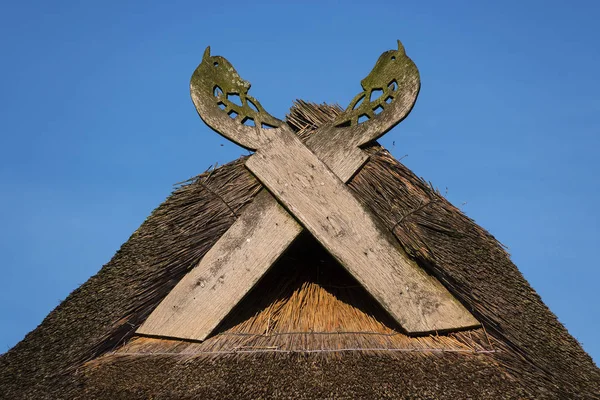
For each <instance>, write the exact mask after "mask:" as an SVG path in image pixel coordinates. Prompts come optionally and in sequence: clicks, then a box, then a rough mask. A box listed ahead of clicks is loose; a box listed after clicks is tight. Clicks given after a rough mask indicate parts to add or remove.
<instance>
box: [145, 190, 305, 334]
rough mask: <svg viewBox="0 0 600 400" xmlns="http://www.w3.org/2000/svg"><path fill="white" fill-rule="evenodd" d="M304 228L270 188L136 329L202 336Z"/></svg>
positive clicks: (214, 325)
mask: <svg viewBox="0 0 600 400" xmlns="http://www.w3.org/2000/svg"><path fill="white" fill-rule="evenodd" d="M301 231H302V227H301V226H300V225H299V224H298V223H297V222H296V221H295V220H294V219H293V218H292V217H290V216H289V214H288V213H287V212H286V211H285V210H284V209H283V208H282V207H281V206H280V205H279V203H277V201H276V200H275V199H274V198H273V197H272V196H271V194H270V193H269V192H267V191H266V190H263V191H261V192H260V193H259V194H258V195H257V196H256V198H255V199H254V201H253V202H252V203H251V204H250V205H248V207H247V208H246V209H245V210H244V212H243V214H242V216H241V217H240V218H238V219H237V220H236V221H235V222H234V224H233V225H232V226H231V227H230V228H229V230H227V232H225V234H224V235H223V236H222V237H221V238H220V239H219V240H218V241H217V243H216V244H215V245H214V246H213V247H212V248H211V249H210V250H209V251H208V253H206V255H205V256H204V257H203V258H202V260H201V261H200V263H199V264H198V266H197V267H195V268H194V269H192V270H191V271H190V272H189V273H188V274H187V275H185V276H184V277H183V279H182V280H181V281H180V282H179V283H178V284H177V285H176V286H175V288H174V289H173V290H172V291H171V292H170V293H169V294H168V295H167V297H166V298H165V299H164V300H163V301H162V302H161V303H160V304H159V305H158V307H157V308H156V309H155V310H154V311H153V312H152V313H151V314H150V316H149V317H148V319H146V321H145V322H144V323H143V324H142V325H141V326H140V327H139V328H138V330H137V333H139V334H145V335H152V336H167V337H174V338H180V339H192V340H204V339H206V337H207V336H208V335H209V334H210V333H211V332H212V331H213V330H214V329H215V328H216V327H217V325H218V324H219V323H220V322H221V321H222V320H223V318H225V316H226V315H227V314H228V313H229V312H230V311H231V309H232V308H233V307H234V306H235V305H236V304H237V303H238V302H239V301H240V300H241V299H242V298H243V297H244V296H245V295H246V293H248V292H249V291H250V290H251V289H252V287H254V285H255V284H256V283H257V282H258V280H259V279H260V278H261V277H262V276H263V275H264V273H265V272H266V271H267V270H268V269H269V268H270V267H271V265H273V264H274V263H275V261H277V259H278V258H279V257H280V256H281V254H283V252H284V251H285V249H287V248H288V246H289V245H290V244H291V242H292V241H293V240H294V239H295V238H296V237H297V236H298V234H299V233H300V232H301Z"/></svg>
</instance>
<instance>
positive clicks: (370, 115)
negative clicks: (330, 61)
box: [334, 40, 420, 144]
mask: <svg viewBox="0 0 600 400" xmlns="http://www.w3.org/2000/svg"><path fill="white" fill-rule="evenodd" d="M360 85H361V86H362V89H363V91H362V92H361V93H359V94H358V95H356V96H355V97H354V99H352V101H351V102H350V105H348V107H347V108H346V110H345V111H344V112H343V113H341V114H340V115H339V116H338V117H337V118H336V119H335V121H334V124H335V126H337V127H348V126H356V125H360V124H363V123H364V124H365V125H369V123H370V122H371V120H374V119H377V120H381V119H386V118H387V119H388V120H389V121H387V123H386V124H388V125H392V126H393V125H395V124H397V123H398V122H400V121H401V120H402V119H403V118H404V117H406V115H407V114H408V112H410V110H411V109H412V105H413V104H414V102H415V101H416V98H417V95H418V92H419V88H420V79H419V71H418V70H417V67H416V66H415V64H414V63H413V62H412V60H411V59H410V58H409V57H408V56H407V55H406V52H405V50H404V46H403V45H402V43H401V42H400V40H398V49H397V50H388V51H386V52H384V53H383V54H381V56H379V59H378V60H377V62H376V63H375V66H374V67H373V69H372V70H371V72H370V73H369V75H367V76H366V77H365V78H364V79H363V80H362V81H361V82H360ZM399 103H402V107H400V108H398V106H399ZM383 133H385V132H382V133H380V134H379V136H380V135H381V134H383ZM376 137H377V136H376V135H374V138H373V139H375V138H376ZM362 144H364V143H362Z"/></svg>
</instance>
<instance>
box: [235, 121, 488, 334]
mask: <svg viewBox="0 0 600 400" xmlns="http://www.w3.org/2000/svg"><path fill="white" fill-rule="evenodd" d="M246 166H247V167H248V168H249V169H250V170H251V171H252V172H253V173H254V174H255V175H256V176H257V177H258V179H259V180H260V181H261V182H262V183H263V184H264V185H265V186H266V187H267V188H268V189H269V190H270V191H271V193H273V195H274V196H275V197H276V198H277V199H278V200H279V201H280V202H281V203H282V204H283V205H284V206H285V207H286V208H287V209H288V210H289V211H290V213H291V214H293V215H294V216H295V217H296V218H297V219H298V220H299V221H300V223H301V224H302V225H303V226H304V227H305V228H306V229H308V230H309V231H310V232H311V233H312V234H313V236H315V237H316V238H317V240H319V241H320V242H321V244H323V246H325V248H326V249H327V250H328V251H329V252H330V253H331V254H332V255H333V256H334V257H335V258H336V259H337V260H338V261H339V262H340V263H341V264H342V265H343V266H344V267H345V268H346V269H347V270H348V271H349V272H350V273H351V274H352V275H353V276H354V277H355V278H356V279H357V280H358V281H359V282H360V283H361V284H362V285H363V286H364V287H365V288H366V289H367V290H368V291H369V292H370V293H371V295H373V297H375V299H377V301H379V303H381V305H382V306H383V307H384V308H385V309H386V310H387V311H388V312H389V313H390V314H391V315H392V316H393V317H394V318H395V319H396V320H397V321H398V323H400V325H401V326H402V327H403V328H404V329H406V330H407V331H408V332H411V333H425V332H433V331H444V330H450V329H461V328H467V327H474V326H478V325H479V323H478V322H477V320H476V319H475V318H474V317H473V316H472V315H471V314H470V313H469V312H468V311H467V310H466V309H465V308H464V307H463V306H462V305H461V304H460V303H459V302H458V301H457V300H456V299H455V298H454V297H453V296H452V295H451V294H450V293H449V292H448V291H447V290H446V288H444V287H443V286H442V285H441V284H440V283H439V282H438V281H437V280H436V279H435V278H433V277H431V276H429V275H428V274H427V273H426V272H425V271H424V270H422V269H421V268H419V266H418V265H416V263H414V262H413V261H412V260H410V259H409V258H408V257H407V256H406V254H404V252H403V251H402V249H401V248H400V247H399V245H398V243H397V241H396V240H395V239H394V238H393V237H391V235H390V234H389V232H387V231H386V230H385V229H382V228H380V227H379V226H377V223H376V220H375V219H374V218H373V217H372V216H371V215H370V214H369V213H368V212H367V211H366V209H365V208H364V207H363V206H362V205H361V204H360V202H359V201H358V200H356V199H355V198H354V196H353V195H352V193H351V192H350V190H349V189H348V188H347V187H346V186H345V185H344V184H343V183H342V181H340V180H339V179H338V178H336V176H335V175H334V174H333V173H332V172H331V171H330V170H329V169H328V168H327V166H326V165H324V164H323V163H322V162H321V161H320V160H319V159H318V158H317V156H315V155H314V154H313V153H312V152H311V151H310V150H309V149H308V148H306V147H305V146H304V145H303V144H302V143H301V142H300V140H299V139H298V138H297V137H296V136H295V135H293V134H292V133H291V132H286V131H283V132H280V134H278V135H276V136H274V137H273V138H272V139H271V140H270V142H269V143H268V145H266V146H264V147H263V148H261V149H259V150H258V151H257V152H256V153H255V154H254V155H253V156H252V157H250V158H249V159H248V161H247V162H246Z"/></svg>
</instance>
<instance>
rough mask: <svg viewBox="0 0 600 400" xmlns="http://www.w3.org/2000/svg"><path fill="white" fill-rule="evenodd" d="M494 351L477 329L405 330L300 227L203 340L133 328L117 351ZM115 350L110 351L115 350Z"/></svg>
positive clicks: (166, 352)
mask: <svg viewBox="0 0 600 400" xmlns="http://www.w3.org/2000/svg"><path fill="white" fill-rule="evenodd" d="M345 351H376V352H390V353H397V352H404V351H429V352H431V351H434V352H436V351H449V352H481V351H484V352H485V351H493V348H492V345H491V343H490V342H489V341H488V339H487V338H486V335H485V333H484V332H483V331H482V329H479V328H478V329H471V330H467V331H463V332H454V333H449V334H446V335H429V336H424V337H410V336H408V335H406V334H405V333H404V332H403V330H402V328H401V327H400V326H399V325H398V324H397V323H396V322H395V321H394V319H393V318H392V317H391V316H390V315H389V314H388V313H387V312H386V311H385V310H384V309H383V308H382V307H381V306H380V305H379V303H378V302H377V301H376V300H375V299H374V298H372V296H371V295H370V294H369V293H368V292H367V291H366V290H365V289H364V288H363V287H362V286H361V285H360V284H359V283H358V282H357V281H356V280H355V279H354V278H353V277H352V276H351V275H350V274H349V273H348V272H347V271H346V270H345V269H344V268H343V267H342V266H341V265H340V264H339V263H338V262H337V261H335V260H334V259H333V257H332V256H331V255H330V254H328V253H327V251H326V250H325V249H323V247H322V246H321V245H320V244H319V243H318V242H317V241H316V240H315V239H314V238H313V237H312V236H311V235H310V234H307V233H303V234H302V235H301V236H300V237H299V238H298V239H296V241H295V242H294V243H293V244H292V245H291V246H290V248H289V249H288V250H287V251H286V253H285V254H284V255H283V256H282V257H281V259H280V260H279V261H278V262H277V263H276V264H275V265H274V266H273V267H272V268H271V269H270V270H269V271H268V272H267V273H266V274H265V275H264V277H263V278H262V279H261V280H260V281H259V282H258V284H257V285H256V286H255V287H254V288H253V289H252V290H251V291H250V292H249V293H248V295H247V296H246V297H245V298H244V299H243V300H242V301H241V302H240V303H239V304H238V305H236V306H235V307H234V308H233V309H232V311H231V312H230V313H229V314H228V315H227V317H226V318H225V319H224V320H223V321H222V323H221V324H220V325H219V326H218V327H217V328H216V329H215V331H214V332H213V333H212V334H211V335H210V336H209V337H208V338H207V339H206V340H205V341H203V342H196V341H188V340H179V339H173V338H166V337H162V338H161V337H149V336H146V335H139V334H138V335H136V336H134V337H133V338H132V339H131V340H130V341H129V342H128V343H126V344H125V345H124V346H122V347H121V348H120V349H118V350H117V351H116V352H115V353H116V354H130V355H151V354H154V355H156V354H186V355H190V356H196V355H203V354H204V355H211V354H212V355H215V354H231V353H263V352H302V353H319V352H323V353H328V352H345ZM115 353H113V354H115Z"/></svg>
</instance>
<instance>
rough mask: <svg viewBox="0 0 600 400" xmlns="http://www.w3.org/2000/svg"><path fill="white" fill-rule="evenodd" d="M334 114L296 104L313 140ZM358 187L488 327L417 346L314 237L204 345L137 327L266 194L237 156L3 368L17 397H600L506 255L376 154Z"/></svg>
mask: <svg viewBox="0 0 600 400" xmlns="http://www.w3.org/2000/svg"><path fill="white" fill-rule="evenodd" d="M337 112H338V109H337V108H336V107H328V106H315V105H311V104H307V103H299V104H298V105H297V106H296V107H295V108H293V109H292V111H291V114H290V115H289V116H288V123H289V124H290V125H291V126H292V127H293V128H294V129H295V130H296V131H297V132H298V135H299V136H300V137H301V138H306V137H307V135H310V132H311V131H312V130H313V129H314V128H315V127H316V126H319V125H321V124H322V123H324V122H327V121H329V120H331V118H333V117H335V115H336V114H337ZM366 150H367V151H368V152H369V154H370V161H369V162H368V163H367V164H366V166H365V167H364V168H363V169H362V170H361V171H360V172H359V173H358V174H357V175H356V176H355V177H354V178H353V179H352V181H351V182H350V187H351V188H352V190H353V191H354V192H355V194H356V195H357V196H358V197H359V198H360V199H361V200H363V201H364V203H365V204H367V205H368V206H369V207H370V208H371V211H372V212H373V213H374V214H375V215H377V216H378V217H379V218H380V219H381V220H382V221H383V222H384V224H385V225H386V226H387V227H388V229H390V230H391V231H392V232H393V233H394V235H395V236H396V237H397V239H398V240H399V242H400V243H401V244H402V246H403V247H404V248H405V250H406V251H407V253H408V254H409V255H410V256H411V257H414V258H415V260H417V262H418V263H419V265H421V266H422V267H423V268H425V269H426V270H427V271H428V272H430V273H431V274H434V275H435V276H436V277H438V279H439V280H440V281H441V282H442V283H443V284H444V285H445V286H446V287H447V288H448V289H449V290H450V291H451V293H452V294H453V295H454V296H456V297H457V298H458V299H459V300H460V301H461V302H462V303H463V304H464V305H465V306H466V307H467V308H468V309H469V310H470V311H471V312H472V313H473V315H474V316H475V317H476V318H477V319H478V320H479V321H480V322H481V323H482V325H483V328H480V329H475V330H470V331H464V332H457V333H452V334H448V335H438V336H435V335H434V336H428V337H420V338H413V337H409V336H406V335H404V334H403V332H402V330H401V328H399V327H398V326H396V325H395V324H394V323H393V321H391V320H390V318H389V317H388V316H387V315H386V314H385V312H383V311H382V310H381V308H380V307H379V306H378V305H377V304H376V303H375V302H374V301H373V300H372V299H371V298H370V297H369V295H368V294H367V293H366V292H365V291H364V290H363V289H362V288H361V287H360V286H358V285H357V284H356V282H355V281H354V280H353V279H352V278H351V277H350V276H349V275H348V274H347V273H346V272H345V271H344V270H343V269H342V267H340V266H339V265H338V264H337V263H335V261H334V260H332V259H331V257H330V256H329V255H328V254H327V253H326V252H324V251H323V250H322V249H321V248H320V246H319V245H318V244H317V243H315V242H314V239H312V238H311V237H310V236H308V235H303V236H301V238H300V239H299V240H298V241H297V242H296V243H295V244H294V245H293V248H292V249H290V251H289V252H288V253H287V254H286V255H285V256H284V257H283V258H282V259H281V260H280V261H279V262H278V263H277V265H275V266H274V267H273V268H272V270H271V271H269V273H268V274H267V276H265V277H264V279H263V280H262V281H261V282H259V284H258V286H257V287H256V288H255V289H254V290H253V292H251V293H250V294H249V295H248V297H247V298H245V299H244V300H243V302H242V303H241V304H240V305H239V306H238V307H237V308H236V309H235V310H234V311H233V312H232V313H231V314H230V315H229V316H228V317H227V319H226V320H225V321H224V322H223V324H221V326H220V327H219V328H218V329H217V333H216V334H215V335H214V336H212V337H210V338H209V339H208V340H206V341H205V342H203V343H191V342H182V341H175V340H165V339H156V338H143V337H138V336H136V335H135V334H134V332H135V329H136V328H137V327H138V326H139V324H140V323H141V322H143V321H144V319H145V318H146V316H147V315H148V314H149V313H150V312H151V311H152V310H153V308H154V307H156V305H157V304H158V303H160V301H161V300H162V299H163V298H164V297H165V296H166V294H167V293H168V292H169V291H170V289H171V288H172V287H173V286H174V285H175V284H176V283H177V282H178V280H179V279H180V278H181V277H182V276H183V275H184V274H185V273H186V272H187V271H188V270H189V269H190V268H193V266H194V265H195V264H196V263H197V262H198V261H199V260H200V259H201V258H202V256H203V255H204V254H205V253H206V251H207V250H208V249H209V248H210V247H211V246H212V245H213V244H214V243H215V242H216V240H218V238H219V237H220V236H221V235H222V234H223V232H225V231H226V230H227V229H228V227H229V226H230V225H231V224H232V222H233V221H234V220H235V218H236V216H237V215H239V213H240V212H241V210H242V209H243V207H244V206H245V205H246V204H248V203H249V202H251V201H252V198H253V197H254V196H255V195H256V193H257V192H258V191H259V190H260V188H261V186H260V184H259V183H258V182H257V181H256V179H255V178H254V177H253V176H252V175H251V174H250V173H249V172H248V171H247V170H246V169H245V167H244V164H243V162H244V159H240V160H237V161H235V162H233V163H230V164H228V165H226V166H223V167H221V168H218V169H216V170H214V171H209V172H207V173H204V174H202V175H200V176H198V177H196V178H194V179H192V180H190V181H189V182H188V183H186V184H185V185H183V186H182V187H180V188H179V189H177V190H176V191H175V193H173V195H172V196H171V197H169V199H167V200H166V201H165V202H164V203H163V204H162V205H161V206H160V207H159V208H158V209H156V210H155V211H154V212H153V213H152V215H151V216H150V217H149V218H148V219H147V221H146V222H144V224H142V226H141V227H140V228H139V229H138V230H137V231H136V232H135V233H134V234H133V235H132V236H131V238H130V239H129V240H128V241H127V242H126V243H125V244H124V245H123V247H122V248H121V249H120V250H119V251H118V252H117V254H116V255H115V257H114V258H113V259H112V260H111V261H110V262H109V263H108V264H107V265H105V266H104V267H103V268H102V269H101V270H100V272H99V273H98V274H97V275H95V276H94V277H92V278H91V279H90V280H88V281H87V282H86V283H85V284H84V285H82V286H81V287H80V288H79V289H77V290H76V291H74V292H73V293H72V294H71V295H70V296H69V297H68V298H67V299H66V300H65V301H64V302H63V303H62V304H61V305H60V306H59V307H57V308H56V309H55V310H54V311H53V312H52V313H50V315H48V317H47V318H46V319H45V320H44V322H43V323H42V324H41V325H40V326H39V327H38V328H37V329H36V330H34V331H33V332H31V333H30V334H29V335H27V337H26V338H25V339H24V340H23V341H22V342H21V343H19V344H18V345H17V346H15V347H14V348H13V349H11V350H10V351H9V352H8V353H7V354H5V355H3V356H2V357H1V358H0V394H2V395H4V396H5V397H6V398H9V399H19V398H36V399H42V398H127V399H132V398H207V397H217V396H219V397H225V398H227V397H229V398H241V397H247V398H261V397H269V396H273V397H297V398H314V397H358V398H376V397H390V398H394V397H404V398H414V399H420V398H423V399H425V398H467V397H470V398H493V399H499V398H586V399H590V398H600V395H599V389H598V388H600V371H599V370H598V368H597V367H596V366H595V365H594V363H593V362H592V360H591V358H590V357H589V356H588V355H587V354H586V353H585V352H584V351H583V350H582V349H581V347H580V346H579V344H578V343H577V342H576V341H575V340H574V339H573V338H572V337H571V336H570V335H569V334H568V332H567V331H566V330H565V329H564V327H563V326H562V325H561V324H560V323H559V322H558V321H557V320H556V317H555V316H554V315H553V314H552V313H551V312H550V311H549V310H548V309H547V308H546V306H545V305H544V304H543V303H542V301H541V299H540V298H539V296H538V295H537V294H536V293H535V292H534V291H533V289H532V288H531V287H530V286H529V285H528V284H527V282H526V281H525V279H524V278H523V276H522V275H521V274H520V273H519V271H518V270H517V268H516V267H515V266H514V265H513V264H512V263H511V262H510V259H509V256H508V255H507V253H506V252H505V251H504V249H503V248H502V246H501V245H500V244H499V243H498V242H497V241H496V240H495V239H494V238H493V237H492V236H491V235H489V234H488V233H487V232H486V231H484V230H483V229H482V228H480V227H479V226H477V225H476V224H475V223H474V222H473V221H472V220H470V219H469V218H467V217H466V216H464V215H463V214H462V213H461V212H460V211H459V210H458V209H456V208H455V207H453V206H452V205H451V204H449V203H448V202H447V201H446V200H445V199H444V198H443V197H442V196H441V195H440V194H439V193H437V192H436V191H435V190H433V189H432V188H431V187H430V186H429V185H428V184H426V183H425V182H424V181H422V180H421V179H419V178H417V177H416V176H415V175H414V174H413V173H412V172H411V171H409V170H408V169H407V168H406V167H404V166H403V165H402V164H400V163H399V162H398V161H396V160H394V158H393V157H392V156H391V155H390V154H389V153H388V152H387V151H385V150H384V149H382V148H381V147H380V146H378V145H377V144H372V145H371V146H369V147H368V148H367V149H366Z"/></svg>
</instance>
